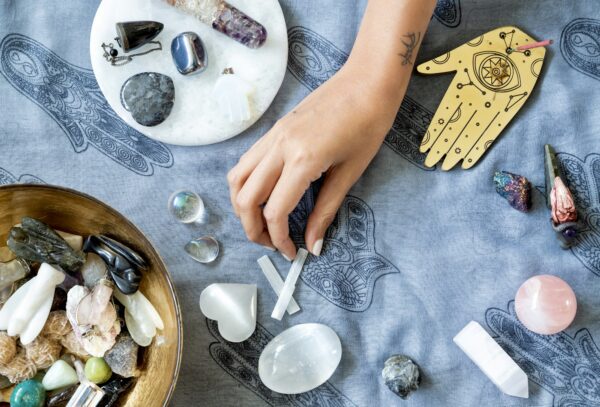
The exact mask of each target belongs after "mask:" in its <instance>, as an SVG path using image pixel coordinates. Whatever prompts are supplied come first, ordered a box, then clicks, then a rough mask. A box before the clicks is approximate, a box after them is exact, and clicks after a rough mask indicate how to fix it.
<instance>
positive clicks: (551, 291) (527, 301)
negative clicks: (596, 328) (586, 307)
mask: <svg viewBox="0 0 600 407" xmlns="http://www.w3.org/2000/svg"><path fill="white" fill-rule="evenodd" d="M515 311H516V312H517V317H518V318H519V321H521V323H522V324H523V325H525V327H526V328H527V329H529V330H531V331H533V332H535V333H538V334H541V335H552V334H555V333H558V332H561V331H562V330H564V329H566V328H567V327H568V326H569V325H571V322H573V319H575V314H576V312H577V299H576V298H575V293H574V292H573V290H572V289H571V287H570V286H569V285H568V284H567V283H566V282H565V281H563V280H562V279H560V278H558V277H555V276H550V275H541V276H535V277H532V278H530V279H529V280H527V281H525V282H524V283H523V285H521V287H520V288H519V291H517V295H516V297H515Z"/></svg>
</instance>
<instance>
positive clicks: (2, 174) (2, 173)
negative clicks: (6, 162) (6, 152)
mask: <svg viewBox="0 0 600 407" xmlns="http://www.w3.org/2000/svg"><path fill="white" fill-rule="evenodd" d="M8 184H45V182H44V181H42V180H41V179H39V178H38V177H36V176H34V175H31V174H23V175H21V176H19V177H16V176H14V175H12V174H11V173H10V172H8V171H7V170H5V169H4V168H0V185H8Z"/></svg>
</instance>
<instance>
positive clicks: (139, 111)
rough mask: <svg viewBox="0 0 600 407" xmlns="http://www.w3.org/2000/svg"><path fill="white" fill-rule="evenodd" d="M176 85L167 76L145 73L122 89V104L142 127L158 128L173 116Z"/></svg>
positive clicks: (135, 77)
mask: <svg viewBox="0 0 600 407" xmlns="http://www.w3.org/2000/svg"><path fill="white" fill-rule="evenodd" d="M174 102H175V85H174V84H173V80H172V79H171V78H169V77H168V76H167V75H163V74H160V73H156V72H143V73H139V74H137V75H134V76H132V77H131V78H129V79H127V81H126V82H125V83H124V84H123V87H122V88H121V104H122V105H123V107H124V108H125V110H127V111H128V112H129V113H131V117H133V119H134V120H135V121H136V122H138V123H139V124H141V125H142V126H156V125H158V124H160V123H162V122H164V121H165V120H166V119H167V117H169V115H170V114H171V109H173V103H174Z"/></svg>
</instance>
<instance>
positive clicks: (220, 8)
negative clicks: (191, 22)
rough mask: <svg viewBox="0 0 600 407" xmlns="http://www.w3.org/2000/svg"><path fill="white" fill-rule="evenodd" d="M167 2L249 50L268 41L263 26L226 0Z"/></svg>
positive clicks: (177, 0) (174, 0) (171, 0)
mask: <svg viewBox="0 0 600 407" xmlns="http://www.w3.org/2000/svg"><path fill="white" fill-rule="evenodd" d="M166 1H167V3H168V4H170V5H171V6H174V7H176V8H178V9H179V10H182V11H184V12H185V13H187V14H190V15H193V16H194V17H196V18H197V19H199V20H200V21H202V22H203V23H205V24H207V25H209V26H211V27H212V28H214V29H215V30H217V31H219V32H221V33H223V34H225V35H227V36H228V37H229V38H232V39H234V40H235V41H237V42H239V43H240V44H243V45H245V46H247V47H248V48H259V47H261V46H262V45H263V44H264V43H265V41H266V40H267V30H266V29H265V27H264V26H263V25H262V24H260V23H259V22H258V21H256V20H254V19H253V18H251V17H249V16H248V15H246V14H245V13H244V12H242V11H241V10H238V9H237V8H235V7H233V6H232V5H231V4H229V3H228V2H226V1H224V0H166Z"/></svg>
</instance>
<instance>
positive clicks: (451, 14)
mask: <svg viewBox="0 0 600 407" xmlns="http://www.w3.org/2000/svg"><path fill="white" fill-rule="evenodd" d="M461 14H462V11H461V9H460V0H438V2H437V6H436V7H435V10H434V11H433V15H434V16H435V18H437V20H438V21H439V22H440V23H442V24H444V25H445V26H446V27H450V28H454V27H458V26H459V24H460V20H461V17H462V16H461Z"/></svg>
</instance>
